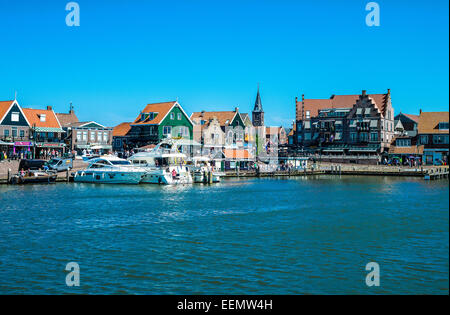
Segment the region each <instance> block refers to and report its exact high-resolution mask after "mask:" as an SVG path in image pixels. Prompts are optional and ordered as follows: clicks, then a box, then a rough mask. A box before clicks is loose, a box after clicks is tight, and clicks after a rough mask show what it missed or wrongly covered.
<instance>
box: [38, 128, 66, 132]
mask: <svg viewBox="0 0 450 315" xmlns="http://www.w3.org/2000/svg"><path fill="white" fill-rule="evenodd" d="M34 131H36V132H65V131H64V130H62V129H61V128H50V127H36V128H34Z"/></svg>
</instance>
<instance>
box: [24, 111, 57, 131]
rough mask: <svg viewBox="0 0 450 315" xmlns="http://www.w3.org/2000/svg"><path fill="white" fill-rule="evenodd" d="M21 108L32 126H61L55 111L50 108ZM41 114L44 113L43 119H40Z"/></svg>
mask: <svg viewBox="0 0 450 315" xmlns="http://www.w3.org/2000/svg"><path fill="white" fill-rule="evenodd" d="M22 110H23V113H24V114H25V117H26V118H27V120H28V122H29V123H30V126H32V127H45V128H61V125H60V124H59V122H58V119H57V118H56V115H55V113H54V112H53V110H51V109H32V108H22ZM42 115H45V121H41V116H42Z"/></svg>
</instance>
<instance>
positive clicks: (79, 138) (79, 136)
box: [77, 131, 81, 141]
mask: <svg viewBox="0 0 450 315" xmlns="http://www.w3.org/2000/svg"><path fill="white" fill-rule="evenodd" d="M77 141H81V131H77Z"/></svg>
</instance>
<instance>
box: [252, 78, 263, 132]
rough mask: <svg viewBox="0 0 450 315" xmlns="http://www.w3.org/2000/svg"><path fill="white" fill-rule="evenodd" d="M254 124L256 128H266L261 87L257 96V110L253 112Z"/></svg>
mask: <svg viewBox="0 0 450 315" xmlns="http://www.w3.org/2000/svg"><path fill="white" fill-rule="evenodd" d="M252 122H253V126H255V127H262V126H264V111H263V108H262V104H261V96H260V95H259V86H258V93H257V94H256V101H255V108H253V112H252Z"/></svg>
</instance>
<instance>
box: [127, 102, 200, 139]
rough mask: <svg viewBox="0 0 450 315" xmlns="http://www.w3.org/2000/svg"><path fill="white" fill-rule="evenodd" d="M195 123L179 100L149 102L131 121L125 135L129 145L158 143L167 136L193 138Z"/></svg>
mask: <svg viewBox="0 0 450 315" xmlns="http://www.w3.org/2000/svg"><path fill="white" fill-rule="evenodd" d="M192 136H193V124H192V121H191V119H190V118H189V116H188V115H187V114H186V112H185V111H184V110H183V108H182V107H181V105H180V104H179V103H178V102H177V101H174V102H164V103H154V104H148V105H147V106H146V107H145V108H144V109H143V110H142V111H141V112H140V114H139V116H138V117H137V118H136V119H135V120H134V122H132V123H130V129H129V130H128V132H127V134H126V135H125V138H126V143H127V144H128V147H142V146H145V145H148V144H157V143H159V142H161V140H163V139H165V138H178V139H188V140H192Z"/></svg>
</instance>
